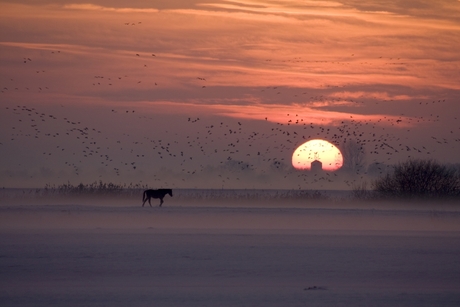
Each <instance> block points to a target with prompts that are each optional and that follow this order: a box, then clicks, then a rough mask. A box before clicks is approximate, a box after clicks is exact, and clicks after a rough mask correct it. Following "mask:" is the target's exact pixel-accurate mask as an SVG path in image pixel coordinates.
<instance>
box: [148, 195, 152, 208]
mask: <svg viewBox="0 0 460 307" xmlns="http://www.w3.org/2000/svg"><path fill="white" fill-rule="evenodd" d="M151 199H152V198H151V197H149V205H150V207H152V203H151V202H150V200H151Z"/></svg>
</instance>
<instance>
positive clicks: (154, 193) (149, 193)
mask: <svg viewBox="0 0 460 307" xmlns="http://www.w3.org/2000/svg"><path fill="white" fill-rule="evenodd" d="M166 194H169V195H170V196H171V197H172V196H173V195H172V190H171V189H158V190H145V191H144V195H143V196H142V201H143V203H142V207H144V205H145V202H146V201H147V200H148V201H149V205H150V207H152V203H151V202H150V199H152V198H159V199H160V207H161V205H162V204H163V198H164V197H165V195H166Z"/></svg>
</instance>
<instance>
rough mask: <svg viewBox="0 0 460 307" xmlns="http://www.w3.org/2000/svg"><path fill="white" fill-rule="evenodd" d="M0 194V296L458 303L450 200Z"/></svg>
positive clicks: (80, 302)
mask: <svg viewBox="0 0 460 307" xmlns="http://www.w3.org/2000/svg"><path fill="white" fill-rule="evenodd" d="M140 205H141V202H140V201H139V200H138V201H130V200H126V201H124V202H122V203H121V204H120V203H118V204H116V205H115V204H114V205H110V204H107V203H104V204H101V203H98V201H96V200H95V201H94V202H88V201H86V202H81V203H80V201H79V200H78V199H74V200H70V201H62V202H61V203H53V204H51V203H50V204H46V203H43V202H40V203H34V202H33V201H32V202H30V200H28V201H27V202H22V203H21V202H17V201H16V202H9V201H2V203H1V204H0V246H1V248H0V272H1V273H0V305H1V306H50V305H55V306H459V304H460V290H459V289H460V261H459V260H458V255H460V213H459V211H458V210H456V209H452V208H451V207H436V208H427V207H426V206H424V205H423V206H422V205H420V206H416V205H413V204H412V205H411V206H410V207H407V208H404V207H401V206H391V205H386V204H382V205H380V206H374V205H370V204H367V205H366V204H365V205H362V204H360V205H358V204H356V206H355V207H353V206H352V204H350V203H348V204H347V205H344V206H342V207H341V206H340V204H337V203H336V204H334V205H330V204H329V205H327V204H324V203H321V202H315V201H313V203H310V204H309V205H308V206H305V207H302V206H299V205H298V204H296V205H292V206H290V205H289V204H287V203H283V204H280V205H279V206H278V207H277V206H275V205H273V204H272V203H270V204H269V205H267V206H264V205H263V203H258V204H257V205H251V203H250V202H249V203H244V204H243V203H238V202H234V203H232V202H231V201H230V202H226V203H225V204H223V203H212V201H208V202H207V203H206V204H201V205H200V204H197V203H196V202H191V203H189V202H187V200H186V199H182V200H180V201H176V202H173V201H172V199H165V203H164V207H162V208H159V207H153V208H150V207H144V208H142V207H141V206H140Z"/></svg>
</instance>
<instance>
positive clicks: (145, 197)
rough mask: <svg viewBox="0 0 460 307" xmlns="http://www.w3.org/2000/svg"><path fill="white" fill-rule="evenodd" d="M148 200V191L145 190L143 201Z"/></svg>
mask: <svg viewBox="0 0 460 307" xmlns="http://www.w3.org/2000/svg"><path fill="white" fill-rule="evenodd" d="M146 200H147V191H144V194H143V195H142V201H146Z"/></svg>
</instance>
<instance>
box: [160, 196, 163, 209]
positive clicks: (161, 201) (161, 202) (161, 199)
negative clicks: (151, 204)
mask: <svg viewBox="0 0 460 307" xmlns="http://www.w3.org/2000/svg"><path fill="white" fill-rule="evenodd" d="M162 204H163V198H160V207H161V205H162Z"/></svg>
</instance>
